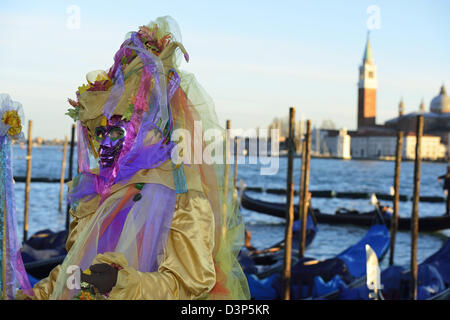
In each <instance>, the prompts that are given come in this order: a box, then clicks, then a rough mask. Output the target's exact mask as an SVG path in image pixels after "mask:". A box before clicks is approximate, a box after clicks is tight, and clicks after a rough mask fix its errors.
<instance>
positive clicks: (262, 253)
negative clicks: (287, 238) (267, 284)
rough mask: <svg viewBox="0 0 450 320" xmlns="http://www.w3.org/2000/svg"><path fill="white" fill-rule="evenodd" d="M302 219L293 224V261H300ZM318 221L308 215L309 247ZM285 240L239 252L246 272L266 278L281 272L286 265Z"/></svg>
mask: <svg viewBox="0 0 450 320" xmlns="http://www.w3.org/2000/svg"><path fill="white" fill-rule="evenodd" d="M300 226H301V225H300V221H299V220H297V221H296V222H295V223H294V225H293V235H292V261H293V263H294V262H297V261H298V253H299V247H300V235H301V234H300ZM317 231H318V228H317V222H316V220H315V219H314V216H313V215H309V216H308V220H307V223H306V239H305V240H306V241H305V248H307V247H308V246H309V245H310V244H311V242H312V241H313V240H314V238H315V236H316V234H317ZM284 248H285V242H284V240H282V241H280V242H278V243H276V244H274V245H272V246H270V247H268V248H265V249H260V250H258V249H256V248H251V249H249V248H248V247H244V248H243V249H242V250H241V252H240V253H239V256H238V260H239V263H240V264H241V266H242V268H243V270H244V272H247V273H254V274H257V275H258V277H259V278H266V277H268V276H270V275H272V274H275V273H277V272H280V271H281V270H282V269H283V266H284Z"/></svg>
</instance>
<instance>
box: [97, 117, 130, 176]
mask: <svg viewBox="0 0 450 320" xmlns="http://www.w3.org/2000/svg"><path fill="white" fill-rule="evenodd" d="M125 136H126V122H125V121H123V120H121V117H120V116H113V117H112V118H111V119H110V120H108V122H107V124H106V126H102V127H97V128H95V139H96V140H97V142H98V143H99V144H100V148H99V151H98V153H99V157H100V160H99V163H100V167H102V168H109V167H112V166H113V164H114V162H115V161H116V160H117V159H118V158H119V155H120V152H121V151H122V148H123V143H124V141H125Z"/></svg>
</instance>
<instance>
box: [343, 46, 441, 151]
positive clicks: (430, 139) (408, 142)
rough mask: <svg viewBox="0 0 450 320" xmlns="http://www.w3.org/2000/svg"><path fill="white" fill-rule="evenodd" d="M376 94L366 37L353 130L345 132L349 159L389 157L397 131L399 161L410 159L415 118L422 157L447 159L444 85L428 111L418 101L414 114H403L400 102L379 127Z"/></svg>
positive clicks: (403, 106)
mask: <svg viewBox="0 0 450 320" xmlns="http://www.w3.org/2000/svg"><path fill="white" fill-rule="evenodd" d="M376 95H377V68H376V65H375V62H374V59H373V54H372V48H371V46H370V40H369V37H368V38H367V43H366V47H365V50H364V55H363V60H362V63H361V65H360V67H359V80H358V109H357V111H358V115H357V130H356V131H351V132H349V134H350V136H351V146H350V152H351V156H352V158H365V159H367V158H373V159H383V158H386V159H390V158H393V157H394V156H395V150H396V136H397V132H398V131H403V132H404V136H405V140H404V144H403V152H402V153H403V158H404V159H414V157H415V152H414V151H415V144H416V138H415V131H416V121H417V116H418V115H423V116H424V134H423V138H422V158H423V159H429V160H439V159H446V158H448V157H449V154H450V152H449V145H450V140H449V135H450V97H448V96H447V92H446V89H445V86H444V85H442V87H441V89H440V92H439V94H438V95H437V96H436V97H434V98H433V99H432V100H431V102H430V106H429V108H428V110H427V107H426V105H425V103H424V101H422V103H421V104H420V106H419V108H418V110H417V111H415V112H411V113H408V114H405V112H404V110H405V105H404V103H403V101H402V100H401V101H400V103H399V109H398V116H397V117H395V118H393V119H390V120H388V121H386V122H385V123H384V124H382V125H378V124H376V101H377V99H376Z"/></svg>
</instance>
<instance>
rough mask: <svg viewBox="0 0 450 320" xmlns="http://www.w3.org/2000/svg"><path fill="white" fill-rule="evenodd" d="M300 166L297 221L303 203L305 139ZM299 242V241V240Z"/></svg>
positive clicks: (300, 215)
mask: <svg viewBox="0 0 450 320" xmlns="http://www.w3.org/2000/svg"><path fill="white" fill-rule="evenodd" d="M301 144H302V165H301V167H300V168H301V169H300V186H299V192H298V217H297V219H299V220H300V219H301V218H302V203H303V202H302V201H303V184H304V183H303V181H304V180H305V162H306V157H305V156H306V139H302V142H301ZM300 241H301V239H300Z"/></svg>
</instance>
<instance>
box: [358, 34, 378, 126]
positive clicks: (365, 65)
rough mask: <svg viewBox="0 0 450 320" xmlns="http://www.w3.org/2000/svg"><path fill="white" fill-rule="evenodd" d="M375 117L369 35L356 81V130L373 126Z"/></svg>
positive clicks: (373, 72) (375, 68)
mask: <svg viewBox="0 0 450 320" xmlns="http://www.w3.org/2000/svg"><path fill="white" fill-rule="evenodd" d="M376 115H377V67H376V66H375V63H374V62H373V58H372V48H371V47H370V41H369V34H367V43H366V49H365V50H364V56H363V60H362V64H361V66H360V67H359V81H358V130H359V129H360V128H362V127H372V126H375V118H376Z"/></svg>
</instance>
